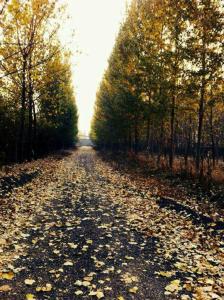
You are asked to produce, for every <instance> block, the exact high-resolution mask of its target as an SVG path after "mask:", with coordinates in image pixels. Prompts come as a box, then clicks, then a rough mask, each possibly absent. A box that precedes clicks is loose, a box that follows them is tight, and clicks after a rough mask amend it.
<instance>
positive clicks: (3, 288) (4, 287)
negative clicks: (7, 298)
mask: <svg viewBox="0 0 224 300" xmlns="http://www.w3.org/2000/svg"><path fill="white" fill-rule="evenodd" d="M11 289H12V288H11V287H10V286H9V285H7V284H5V285H2V286H0V292H9V291H11Z"/></svg>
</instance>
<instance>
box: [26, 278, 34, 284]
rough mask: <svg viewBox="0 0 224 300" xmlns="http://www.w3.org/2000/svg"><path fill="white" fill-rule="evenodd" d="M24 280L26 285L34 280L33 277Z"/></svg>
mask: <svg viewBox="0 0 224 300" xmlns="http://www.w3.org/2000/svg"><path fill="white" fill-rule="evenodd" d="M24 282H25V284H26V285H32V284H34V282H35V280H33V279H25V281H24Z"/></svg>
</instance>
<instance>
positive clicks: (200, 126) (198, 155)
mask: <svg viewBox="0 0 224 300" xmlns="http://www.w3.org/2000/svg"><path fill="white" fill-rule="evenodd" d="M203 30H204V31H205V29H203ZM204 35H205V34H204ZM205 70H206V57H205V36H203V49H202V77H201V90H200V100H199V110H198V136H197V148H196V172H197V174H199V173H200V162H201V140H202V131H203V119H204V101H205V86H206V82H205Z"/></svg>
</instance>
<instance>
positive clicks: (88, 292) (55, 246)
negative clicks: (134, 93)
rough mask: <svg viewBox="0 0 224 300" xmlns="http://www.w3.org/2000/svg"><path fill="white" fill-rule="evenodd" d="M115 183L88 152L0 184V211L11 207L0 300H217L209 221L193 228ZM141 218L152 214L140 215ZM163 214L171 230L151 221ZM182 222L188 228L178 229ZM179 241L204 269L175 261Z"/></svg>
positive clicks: (158, 202)
mask: <svg viewBox="0 0 224 300" xmlns="http://www.w3.org/2000/svg"><path fill="white" fill-rule="evenodd" d="M107 174H110V176H109V175H108V176H107ZM111 176H112V177H111ZM119 176H120V175H119V174H115V173H113V169H112V168H110V166H108V165H107V164H105V163H104V162H102V161H101V159H100V158H99V157H98V156H97V154H96V153H95V151H93V150H92V149H91V148H89V147H82V148H80V149H79V150H78V151H74V152H71V153H70V154H69V155H66V157H64V158H62V159H57V160H56V162H55V163H54V159H53V158H52V159H51V160H50V161H48V160H45V161H41V160H40V162H39V163H35V165H34V166H30V168H29V169H28V171H27V174H25V173H24V171H23V173H22V174H20V173H19V172H18V175H14V177H10V175H8V177H7V176H5V177H4V176H3V179H2V187H1V189H0V192H1V195H0V196H1V197H2V198H3V197H4V201H3V203H4V205H5V203H7V201H14V202H13V203H14V206H13V210H12V211H11V214H10V216H11V217H10V218H8V219H7V218H6V221H4V220H3V216H1V220H3V222H2V225H1V226H0V230H1V233H2V236H1V237H0V258H1V259H2V266H1V269H0V299H1V300H22V299H28V300H29V299H38V300H43V299H71V300H72V299H118V300H122V299H139V300H147V299H148V300H160V299H161V300H162V299H183V300H187V299H203V300H206V299H222V298H221V297H222V295H223V294H222V293H223V285H222V284H223V282H222V279H221V274H223V273H222V271H223V268H222V267H223V265H222V263H221V256H219V252H218V250H217V247H218V249H221V247H222V246H223V244H222V241H221V236H222V233H223V228H221V229H220V228H219V226H217V224H216V223H214V221H213V220H212V219H206V222H207V223H209V222H210V223H211V227H204V226H201V225H200V222H195V218H196V217H197V215H196V216H195V214H196V213H194V212H193V211H190V212H189V210H187V211H186V215H183V214H182V213H180V211H181V209H179V207H177V208H178V209H176V206H175V203H173V202H170V203H168V204H169V205H168V204H167V200H164V199H157V198H156V197H154V196H153V195H151V194H150V191H148V190H147V188H145V190H144V189H141V191H139V186H138V184H137V185H136V184H133V182H131V183H130V182H129V181H128V179H127V178H126V179H124V178H123V177H119ZM121 176H123V175H121ZM124 180H126V181H125V182H124ZM7 197H8V198H7ZM150 199H151V200H150ZM128 201H129V202H128ZM150 201H152V202H150ZM134 203H136V205H135V204H134ZM139 203H141V208H140V206H139ZM147 203H150V204H147ZM149 205H151V207H149ZM176 205H178V204H176ZM10 206H12V204H10ZM156 209H158V211H159V212H160V213H161V215H160V219H157V217H158V213H157V212H156ZM147 210H150V213H154V214H155V215H149V214H148V215H146V214H145V213H146V212H147ZM170 213H172V214H173V217H174V218H175V217H176V216H177V217H176V218H177V221H178V225H177V224H176V223H175V222H177V221H172V217H170V215H171V214H170ZM144 214H145V215H144ZM163 214H164V215H163ZM168 215H169V222H171V223H170V224H168V223H169V222H168V223H167V224H166V225H164V223H163V221H161V220H163V216H164V218H167V216H168ZM12 216H13V217H12ZM153 216H154V217H153ZM12 218H14V222H13V221H12ZM153 218H155V220H153ZM178 218H179V219H178ZM200 218H202V219H203V216H201V215H200ZM183 219H184V220H186V222H188V223H185V227H184V229H183V228H182V227H181V226H183V225H182V223H183ZM164 220H165V219H164ZM4 222H6V223H4ZM203 222H204V220H202V223H203ZM165 223H166V222H165ZM207 223H206V224H207ZM150 224H151V225H150ZM161 224H162V225H161ZM189 224H190V227H189ZM168 225H169V226H170V227H169V228H168V227H167V228H166V227H164V226H168ZM219 225H220V224H219ZM161 226H162V227H161ZM197 226H199V227H200V228H199V229H200V230H199V229H198V227H197ZM171 227H173V231H172V233H167V236H168V234H169V236H170V238H171V240H170V241H168V240H169V239H168V238H167V237H166V234H165V233H164V228H165V230H166V232H168V229H169V230H170V228H171ZM221 227H222V226H221ZM157 228H160V230H159V231H157ZM186 228H191V229H192V228H193V229H194V228H195V232H196V233H195V235H196V236H197V234H198V235H199V237H200V238H202V241H201V240H200V238H198V239H197V238H196V237H195V236H194V233H192V232H191V234H192V237H191V238H190V236H189V235H188V234H187V232H185V231H186V230H187V229H186ZM193 229H192V230H193ZM216 229H217V230H216ZM181 230H185V231H184V233H185V235H182V240H181V238H180V239H179V240H178V239H177V243H179V244H175V243H174V244H172V243H173V242H174V241H173V237H172V234H174V236H175V237H176V238H178V234H180V233H181V234H182V231H181ZM175 231H176V234H175ZM199 231H200V234H199ZM207 231H208V232H207ZM206 232H207V233H206ZM186 234H187V235H186ZM206 234H207V235H206ZM164 237H165V238H166V239H167V241H166V242H165V241H163V238H164ZM204 238H207V239H208V242H209V241H210V240H209V239H212V240H213V242H214V243H215V244H214V247H215V249H216V250H215V252H213V251H212V249H213V248H208V249H207V248H206V247H211V245H210V246H209V245H207V244H206V243H204V246H203V247H204V248H203V249H201V253H200V245H201V244H200V243H202V244H203V239H204ZM189 239H190V240H189ZM185 240H186V241H188V242H189V245H192V244H193V246H192V247H190V246H189V249H190V250H189V251H193V250H192V249H196V250H197V251H196V254H195V255H198V256H199V257H198V261H201V262H202V263H201V265H200V266H202V267H203V266H204V265H203V260H202V258H203V257H207V258H208V260H209V259H210V264H211V267H208V266H207V269H205V268H202V267H201V268H202V269H201V270H200V271H198V270H199V269H197V270H196V269H195V270H193V271H192V270H191V268H193V265H192V264H193V263H192V261H194V258H193V257H190V260H188V259H185V257H182V256H181V255H183V254H184V253H183V250H182V247H183V248H185V247H188V244H184V242H185ZM186 243H187V242H186ZM197 243H199V244H200V245H199V244H197ZM170 245H171V246H172V247H171V246H170ZM179 247H180V249H179ZM170 249H171V250H170ZM175 251H176V253H175ZM206 251H207V252H206ZM178 253H181V254H178ZM189 253H191V252H189ZM178 255H179V256H178ZM202 256H203V257H202ZM183 261H184V263H186V268H185V267H184V266H183ZM189 261H190V262H189ZM177 263H179V266H178V265H177ZM181 263H182V265H180V264H181ZM175 264H176V267H175ZM212 266H214V268H215V267H216V269H215V271H214V270H213V269H212ZM210 269H211V270H210ZM210 271H211V272H210ZM214 272H215V273H214ZM202 274H204V275H203V276H204V277H203V276H202ZM191 278H193V279H191ZM197 281H198V285H196V283H197ZM200 282H201V283H200ZM187 284H188V286H187ZM206 288H207V290H206ZM206 291H207V292H206ZM212 294H213V295H212ZM200 295H201V296H200ZM203 295H206V297H208V298H203V297H204V296H203ZM199 297H202V298H199Z"/></svg>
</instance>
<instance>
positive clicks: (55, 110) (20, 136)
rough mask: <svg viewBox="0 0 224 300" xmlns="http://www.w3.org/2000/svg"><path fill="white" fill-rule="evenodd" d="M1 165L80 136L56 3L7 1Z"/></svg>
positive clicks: (1, 38)
mask: <svg viewBox="0 0 224 300" xmlns="http://www.w3.org/2000/svg"><path fill="white" fill-rule="evenodd" d="M0 5H1V10H0V14H1V21H0V22H1V23H0V29H1V33H0V162H11V161H23V160H25V159H28V160H31V159H32V158H35V157H37V156H39V155H42V154H45V153H48V152H50V151H53V150H55V149H59V148H61V147H67V146H71V145H73V144H74V143H75V141H76V138H77V108H76V104H75V99H74V95H73V87H72V81H71V71H70V65H69V54H68V53H66V51H65V50H64V49H63V48H62V46H61V44H60V42H59V40H58V38H57V33H58V29H59V24H58V21H57V20H59V19H60V14H62V7H59V6H58V4H57V2H56V1H54V0H11V1H1V2H0Z"/></svg>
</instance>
